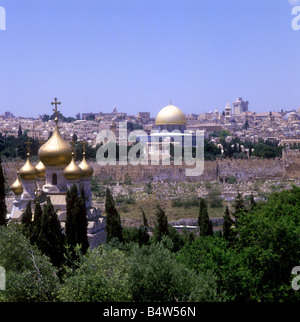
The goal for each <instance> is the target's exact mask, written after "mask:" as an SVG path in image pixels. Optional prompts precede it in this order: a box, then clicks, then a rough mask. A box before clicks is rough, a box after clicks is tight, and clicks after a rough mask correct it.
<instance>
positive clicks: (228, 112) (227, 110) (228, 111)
mask: <svg viewBox="0 0 300 322" xmlns="http://www.w3.org/2000/svg"><path fill="white" fill-rule="evenodd" d="M231 114H232V110H231V106H230V104H229V102H227V104H226V106H225V122H226V123H229V120H230V118H231Z"/></svg>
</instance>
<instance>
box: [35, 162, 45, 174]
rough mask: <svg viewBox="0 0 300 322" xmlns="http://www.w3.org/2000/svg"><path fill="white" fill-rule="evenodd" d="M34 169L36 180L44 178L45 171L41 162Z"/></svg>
mask: <svg viewBox="0 0 300 322" xmlns="http://www.w3.org/2000/svg"><path fill="white" fill-rule="evenodd" d="M35 168H36V169H37V172H38V174H37V176H38V178H44V177H45V171H46V168H45V166H44V163H43V162H42V161H40V162H39V163H38V164H37V165H36V166H35Z"/></svg>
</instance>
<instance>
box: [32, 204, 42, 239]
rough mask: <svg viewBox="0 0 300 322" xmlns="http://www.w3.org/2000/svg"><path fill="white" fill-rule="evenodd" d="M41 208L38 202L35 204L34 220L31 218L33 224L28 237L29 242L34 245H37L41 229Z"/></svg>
mask: <svg viewBox="0 0 300 322" xmlns="http://www.w3.org/2000/svg"><path fill="white" fill-rule="evenodd" d="M42 214H43V211H42V208H41V205H40V203H39V202H36V203H35V208H34V218H33V223H32V232H31V236H30V242H31V243H32V244H33V245H34V244H38V243H39V235H40V231H41V227H42Z"/></svg>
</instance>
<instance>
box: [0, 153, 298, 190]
mask: <svg viewBox="0 0 300 322" xmlns="http://www.w3.org/2000/svg"><path fill="white" fill-rule="evenodd" d="M90 164H91V166H92V167H93V168H94V176H96V177H98V178H99V179H100V180H102V179H105V178H110V177H111V178H112V179H113V180H117V181H119V180H120V181H124V179H125V177H126V175H127V174H128V176H129V177H130V179H131V180H132V181H133V182H147V181H149V177H152V178H153V180H155V181H161V180H170V181H179V182H180V181H189V182H195V181H219V180H220V179H225V178H226V177H228V176H234V177H236V178H237V179H238V181H254V180H270V179H283V178H284V175H286V171H285V167H284V165H283V160H282V159H272V160H266V159H265V160H263V159H249V160H248V159H246V160H243V159H240V160H234V159H233V160H229V159H224V160H218V161H206V162H205V163H204V172H203V174H202V175H201V176H200V177H199V176H198V177H187V176H186V175H185V170H186V167H185V166H184V165H181V166H179V165H164V166H163V165H146V166H142V165H138V166H133V165H130V164H128V165H126V166H120V165H106V166H100V165H98V164H97V163H96V162H90ZM293 164H294V163H293ZM298 164H300V158H299V163H298ZM3 169H4V172H5V177H6V179H7V182H8V184H9V185H11V184H12V183H13V182H14V180H15V179H16V171H17V166H16V164H14V163H3ZM299 176H300V166H299Z"/></svg>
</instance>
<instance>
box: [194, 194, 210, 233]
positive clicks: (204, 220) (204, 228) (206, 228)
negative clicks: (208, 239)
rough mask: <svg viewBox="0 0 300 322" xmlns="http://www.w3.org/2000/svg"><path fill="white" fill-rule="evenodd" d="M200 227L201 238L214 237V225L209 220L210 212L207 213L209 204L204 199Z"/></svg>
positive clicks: (201, 204) (200, 214)
mask: <svg viewBox="0 0 300 322" xmlns="http://www.w3.org/2000/svg"><path fill="white" fill-rule="evenodd" d="M198 225H199V228H200V236H212V235H213V228H212V224H211V222H210V220H209V216H208V212H207V204H206V201H205V200H204V199H203V198H201V199H200V209H199V217H198Z"/></svg>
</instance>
